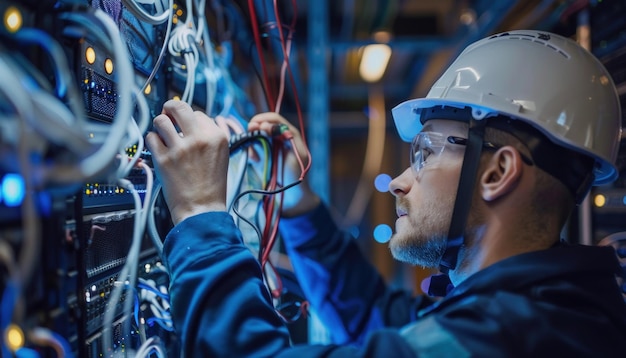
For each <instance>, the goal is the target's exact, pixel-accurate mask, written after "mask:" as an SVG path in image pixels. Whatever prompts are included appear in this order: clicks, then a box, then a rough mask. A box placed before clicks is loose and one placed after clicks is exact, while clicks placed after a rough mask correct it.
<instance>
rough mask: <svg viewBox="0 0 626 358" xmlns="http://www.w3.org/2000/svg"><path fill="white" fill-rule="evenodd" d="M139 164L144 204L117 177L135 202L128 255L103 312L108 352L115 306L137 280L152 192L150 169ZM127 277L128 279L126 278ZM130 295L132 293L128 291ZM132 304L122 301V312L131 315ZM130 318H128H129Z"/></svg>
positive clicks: (103, 335) (110, 343) (131, 302)
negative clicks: (144, 188) (142, 182)
mask: <svg viewBox="0 0 626 358" xmlns="http://www.w3.org/2000/svg"><path fill="white" fill-rule="evenodd" d="M139 166H141V167H142V169H144V171H145V173H146V195H145V197H144V206H143V207H142V204H141V199H140V197H139V194H138V193H137V191H136V190H135V187H134V185H133V184H132V183H131V182H130V181H129V180H127V179H119V181H118V182H119V184H120V186H122V187H124V188H126V190H128V191H129V192H130V193H131V194H132V195H133V199H134V202H135V222H134V227H133V239H132V243H131V246H130V249H129V250H128V256H127V257H126V262H125V263H124V266H123V267H122V270H121V271H120V274H119V276H118V284H117V285H115V287H114V288H113V290H112V291H111V295H110V296H109V300H108V301H107V304H106V310H105V313H104V324H103V330H102V337H103V338H102V348H103V351H104V352H108V351H109V349H111V348H112V338H111V336H112V334H111V329H112V328H113V318H114V316H115V307H116V305H117V302H118V301H119V299H120V296H121V293H122V290H123V289H130V288H132V287H135V282H136V281H137V270H138V267H137V262H138V259H139V251H140V249H141V241H142V238H143V232H144V229H145V225H146V221H145V220H146V217H147V209H148V205H147V204H148V203H149V202H150V200H151V199H150V195H151V193H152V185H153V175H152V169H151V168H150V167H149V166H148V165H147V164H145V163H143V162H139ZM127 278H128V279H127ZM129 295H132V293H129ZM132 305H133V300H132V299H131V298H128V299H126V300H125V301H124V308H123V311H122V312H123V314H124V315H125V316H127V317H132ZM129 319H130V318H129Z"/></svg>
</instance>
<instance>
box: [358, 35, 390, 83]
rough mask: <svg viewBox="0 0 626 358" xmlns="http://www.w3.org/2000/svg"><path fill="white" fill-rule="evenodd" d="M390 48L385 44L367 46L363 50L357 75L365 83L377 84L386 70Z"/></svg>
mask: <svg viewBox="0 0 626 358" xmlns="http://www.w3.org/2000/svg"><path fill="white" fill-rule="evenodd" d="M389 58H391V47H389V46H388V45H386V44H373V45H367V46H365V48H364V49H363V56H362V57H361V65H360V66H359V74H360V75H361V78H363V80H365V81H366V82H378V81H379V80H380V79H381V78H382V77H383V74H384V73H385V70H386V69H387V64H388V63H389Z"/></svg>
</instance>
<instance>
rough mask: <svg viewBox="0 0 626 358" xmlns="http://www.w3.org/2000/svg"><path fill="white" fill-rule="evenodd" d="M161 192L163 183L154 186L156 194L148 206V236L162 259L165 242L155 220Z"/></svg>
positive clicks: (154, 193)
mask: <svg viewBox="0 0 626 358" xmlns="http://www.w3.org/2000/svg"><path fill="white" fill-rule="evenodd" d="M160 192H161V183H159V182H157V183H156V185H155V186H154V192H153V194H152V199H151V200H150V206H148V212H147V214H148V235H149V236H150V239H152V243H153V244H154V247H155V248H156V250H157V254H158V255H159V257H162V254H163V241H162V240H161V236H160V235H159V231H158V230H157V228H156V222H155V220H154V207H155V203H156V200H157V198H158V196H159V193H160Z"/></svg>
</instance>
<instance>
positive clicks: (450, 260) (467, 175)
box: [439, 117, 487, 273]
mask: <svg viewBox="0 0 626 358" xmlns="http://www.w3.org/2000/svg"><path fill="white" fill-rule="evenodd" d="M486 123H487V121H486V120H476V119H474V118H473V117H472V118H470V121H469V130H468V134H467V148H466V149H465V155H464V157H463V165H462V167H461V176H460V178H459V185H458V188H457V191H456V199H455V202H454V210H453V212H452V219H451V220H450V229H449V230H448V240H447V247H446V250H445V252H444V254H443V257H442V259H441V262H440V264H439V269H440V270H441V272H443V273H447V272H448V271H449V270H454V269H455V268H456V263H457V258H458V254H459V249H460V248H461V246H462V245H463V239H464V235H465V225H466V223H467V217H468V216H469V211H470V209H471V206H472V195H473V194H474V184H475V183H476V173H477V172H478V166H479V164H480V154H481V152H482V149H483V140H484V137H485V125H486Z"/></svg>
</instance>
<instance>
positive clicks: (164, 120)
mask: <svg viewBox="0 0 626 358" xmlns="http://www.w3.org/2000/svg"><path fill="white" fill-rule="evenodd" d="M152 127H153V128H154V130H156V132H157V133H158V134H159V136H160V137H161V140H162V141H163V144H164V145H165V146H167V147H171V146H172V145H173V144H174V143H175V141H176V140H177V139H179V138H180V135H179V134H178V132H177V131H176V127H174V123H173V122H172V120H171V119H170V117H169V116H167V115H166V114H159V115H158V116H156V117H154V119H153V120H152Z"/></svg>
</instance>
